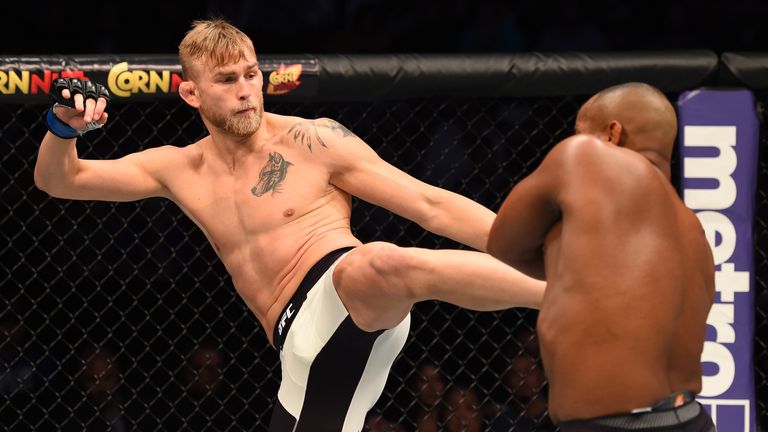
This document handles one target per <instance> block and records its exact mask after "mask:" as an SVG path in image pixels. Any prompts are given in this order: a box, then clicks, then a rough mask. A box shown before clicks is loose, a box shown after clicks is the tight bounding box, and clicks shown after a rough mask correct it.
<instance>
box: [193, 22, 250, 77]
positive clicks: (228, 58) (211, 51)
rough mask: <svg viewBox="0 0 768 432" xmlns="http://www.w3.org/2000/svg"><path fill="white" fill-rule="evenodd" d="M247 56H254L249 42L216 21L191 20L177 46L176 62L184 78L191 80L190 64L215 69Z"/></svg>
mask: <svg viewBox="0 0 768 432" xmlns="http://www.w3.org/2000/svg"><path fill="white" fill-rule="evenodd" d="M251 53H253V54H255V53H256V50H255V49H254V48H253V42H252V41H251V39H250V38H249V37H248V36H247V35H246V34H245V33H243V32H242V31H240V30H239V29H238V28H236V27H235V26H233V25H232V24H230V23H228V22H227V21H225V20H223V19H220V18H217V19H213V20H204V21H194V22H193V23H192V28H191V29H190V30H189V31H188V32H187V34H186V36H184V39H182V41H181V43H180V44H179V62H180V63H181V72H182V74H183V75H184V78H185V79H189V78H190V77H191V72H192V69H191V65H192V63H193V62H194V61H196V60H203V61H206V62H208V63H209V65H210V66H213V67H216V66H222V65H225V64H231V63H236V62H238V61H240V60H242V59H244V58H245V57H246V55H247V54H251Z"/></svg>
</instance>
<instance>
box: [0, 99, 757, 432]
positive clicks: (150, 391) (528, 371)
mask: <svg viewBox="0 0 768 432" xmlns="http://www.w3.org/2000/svg"><path fill="white" fill-rule="evenodd" d="M582 101H583V100H581V99H579V98H541V99H471V100H467V99H434V98H430V99H420V100H408V101H398V102H384V103H375V104H374V103H339V104H334V103H323V104H299V103H280V104H269V103H268V104H267V109H268V110H270V111H274V112H277V113H280V114H290V115H299V116H303V117H330V118H333V119H336V120H338V121H339V122H341V123H342V124H344V125H346V126H347V127H348V128H349V129H350V130H352V131H353V132H355V133H356V134H357V135H358V136H360V137H361V138H363V139H364V140H365V141H367V142H368V143H369V144H370V145H371V146H372V147H373V148H374V149H375V150H376V151H377V152H378V153H379V154H380V155H381V156H382V157H383V158H384V159H385V160H387V161H390V162H391V163H393V164H394V165H396V166H397V167H399V168H401V169H403V170H405V171H407V172H409V173H411V174H412V175H414V176H415V177H417V178H421V179H423V180H425V181H427V182H430V183H432V184H435V185H439V186H441V187H443V188H446V189H450V190H453V191H455V192H458V193H460V194H463V195H466V196H469V197H471V198H473V199H475V200H476V201H478V202H480V203H482V204H484V205H486V206H488V207H489V208H492V209H496V208H498V207H499V205H500V204H501V202H502V200H503V198H504V197H505V196H506V194H507V193H508V191H509V189H510V188H511V186H512V185H513V184H514V183H515V182H517V181H518V180H519V179H520V178H522V177H523V176H525V175H526V174H527V173H529V172H530V171H531V170H532V169H533V168H534V167H535V166H536V165H537V164H538V163H539V162H540V160H541V158H542V157H543V155H544V154H546V152H547V151H548V150H549V149H550V148H551V146H552V144H553V143H555V142H557V141H558V140H560V139H562V138H564V137H565V136H567V135H569V134H570V133H571V128H572V124H573V120H574V117H575V114H576V110H577V108H578V106H579V105H580V103H581V102H582ZM46 108H47V107H44V106H38V105H32V106H22V105H0V142H2V144H3V146H4V147H3V148H4V150H5V151H4V152H3V153H2V155H0V159H1V160H2V165H1V166H2V169H0V175H2V178H3V180H4V181H3V184H2V185H1V186H0V190H1V192H0V193H1V194H2V199H0V205H2V207H3V210H4V211H3V212H2V214H0V232H1V233H2V244H1V245H0V258H1V259H2V260H1V263H0V268H1V269H2V273H0V279H1V281H0V284H1V285H2V295H1V297H2V302H1V303H0V311H2V314H1V315H0V325H2V330H3V332H4V333H3V335H2V337H3V339H2V340H0V365H1V366H2V367H4V369H3V370H2V371H1V372H2V374H3V375H2V377H0V425H1V426H2V428H3V429H6V430H20V431H21V430H24V431H26V430H107V429H110V428H111V429H112V430H142V431H146V430H220V431H225V430H231V431H240V430H255V431H258V430H265V429H266V426H265V424H267V423H268V419H269V416H270V412H271V407H272V402H273V400H274V397H275V395H276V393H277V388H278V379H279V375H280V369H279V365H278V356H277V353H276V351H275V350H274V349H273V348H271V347H270V346H269V344H268V342H267V339H266V337H265V335H264V332H263V330H262V329H260V327H259V325H258V322H257V320H256V319H255V318H254V317H253V316H252V315H251V313H250V312H248V310H247V309H246V307H245V305H244V304H243V302H242V301H241V300H240V299H239V298H238V297H237V295H236V293H235V291H234V289H233V288H232V286H231V282H230V280H229V277H228V275H227V273H226V271H225V269H224V267H223V265H222V264H221V263H220V262H219V261H218V259H217V257H216V256H215V253H214V252H213V250H212V248H211V247H210V246H209V245H208V243H207V241H206V239H205V237H204V235H203V234H202V233H201V232H200V231H199V230H198V229H197V228H196V227H195V226H194V224H193V223H192V222H191V221H189V220H188V219H187V218H186V217H185V216H184V214H183V213H182V212H181V211H180V210H179V209H178V208H177V207H176V206H175V205H174V204H172V203H170V202H167V201H163V200H160V199H149V200H145V201H141V202H135V203H119V204H115V203H104V202H78V201H66V200H58V199H54V198H50V197H48V196H47V195H46V194H45V193H43V192H41V191H39V190H37V189H36V188H35V186H34V183H33V166H34V163H35V157H36V153H37V147H38V141H39V140H40V138H41V137H42V136H43V134H44V133H45V130H46V129H45V125H44V123H43V122H42V117H43V113H44V110H45V109H46ZM204 134H205V130H204V128H203V125H202V123H201V122H200V120H199V117H198V116H197V115H196V113H195V112H194V111H193V110H191V109H190V108H188V107H186V106H185V105H184V104H183V103H181V102H177V101H158V102H142V103H132V104H125V105H115V106H114V107H113V108H112V109H111V111H110V123H109V125H108V126H107V127H106V128H105V130H104V131H97V132H93V133H90V134H88V135H87V136H86V137H84V138H82V139H80V141H79V144H78V148H79V152H80V155H81V157H84V158H94V159H101V158H115V157H119V156H122V155H125V154H127V153H131V152H134V151H136V150H139V149H143V148H149V147H155V146H159V145H164V144H172V145H177V146H183V145H186V144H188V143H190V142H193V141H195V140H197V139H199V138H201V137H202V136H204ZM761 157H762V159H761V163H760V167H761V174H760V175H761V182H760V185H761V186H762V187H763V189H761V190H760V191H759V195H758V198H757V199H758V202H759V207H758V208H759V210H758V224H757V245H758V247H757V248H756V249H757V269H758V270H757V277H758V283H757V289H758V293H757V297H758V305H759V306H758V313H757V321H758V323H757V329H756V334H757V340H756V345H755V346H756V361H757V364H758V370H757V372H756V377H757V387H758V393H759V398H758V399H759V400H760V401H761V402H760V408H759V412H760V413H761V415H762V423H763V424H768V419H766V418H765V416H766V413H767V412H768V407H766V405H765V403H766V402H765V401H766V400H768V383H766V372H767V371H768V367H766V363H767V362H768V354H767V353H766V351H767V350H766V347H767V343H766V335H767V334H768V328H767V327H768V323H767V322H766V321H767V320H766V314H767V311H768V305H767V304H766V303H767V301H766V300H768V293H767V291H766V280H765V276H766V273H767V272H766V270H767V269H766V267H768V264H767V260H766V239H767V238H768V229H767V228H766V222H765V221H766V220H768V218H767V217H766V216H768V215H767V213H768V198H767V197H766V190H765V189H764V186H763V185H766V184H768V175H767V174H766V171H767V168H768V166H767V164H766V161H765V154H763V155H762V156H761ZM352 224H353V230H354V232H355V233H356V234H357V236H358V237H359V238H360V239H361V240H363V241H372V240H387V241H392V242H394V243H396V244H399V245H403V246H410V245H416V246H421V247H427V248H436V247H439V248H446V247H460V245H457V244H455V243H453V242H452V241H450V240H447V239H443V238H440V237H436V236H434V235H431V234H429V233H426V232H424V230H423V229H421V228H420V227H418V226H416V225H415V224H412V223H410V222H408V221H405V220H404V219H401V218H400V217H398V216H396V215H393V214H391V213H389V212H387V211H385V210H382V209H378V208H375V207H373V206H370V205H368V204H367V203H364V202H361V201H356V202H355V204H354V212H353V218H352ZM535 319H536V314H535V312H534V311H531V310H527V309H513V310H508V311H504V312H499V313H474V312H470V311H465V310H461V309H459V308H456V307H453V306H451V305H447V304H440V303H437V302H425V303H421V304H418V305H416V307H415V310H414V312H413V317H412V333H411V336H410V338H409V341H408V343H407V345H406V347H405V349H404V351H403V354H402V355H401V356H400V357H399V359H398V360H397V361H396V363H395V365H394V367H393V370H392V373H391V376H390V379H389V381H388V383H387V386H386V389H385V391H384V394H383V395H382V397H381V399H380V401H379V403H378V404H377V406H376V407H375V409H374V410H373V411H372V412H371V414H370V416H369V422H368V425H369V427H370V428H371V430H377V431H384V430H387V431H393V432H394V431H412V430H428V429H427V428H428V427H430V426H434V427H435V428H436V429H433V430H490V431H509V430H512V429H514V430H518V431H534V430H536V431H552V430H555V428H554V427H553V426H552V425H551V423H550V422H549V420H548V418H547V415H546V412H547V406H546V382H545V379H544V376H543V370H542V367H541V363H540V357H539V354H538V347H537V343H536V339H535V333H534V332H533V329H534V326H535ZM462 423H463V424H465V425H466V426H462V427H460V428H458V429H456V428H455V427H456V426H457V425H459V426H460V425H461V424H462ZM463 427H467V428H468V429H463Z"/></svg>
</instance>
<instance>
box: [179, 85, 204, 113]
mask: <svg viewBox="0 0 768 432" xmlns="http://www.w3.org/2000/svg"><path fill="white" fill-rule="evenodd" d="M179 96H181V98H182V99H184V102H186V103H188V104H189V106H191V107H192V108H200V96H199V95H198V94H197V86H196V85H195V82H194V81H182V82H181V84H179Z"/></svg>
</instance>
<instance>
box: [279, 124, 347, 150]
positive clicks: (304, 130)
mask: <svg viewBox="0 0 768 432" xmlns="http://www.w3.org/2000/svg"><path fill="white" fill-rule="evenodd" d="M320 128H322V129H327V130H330V131H331V132H333V134H334V135H336V136H338V137H340V138H341V139H344V138H346V137H348V136H355V134H353V133H352V132H350V130H349V129H347V128H345V127H344V126H343V125H342V124H341V123H339V122H337V121H335V120H331V119H318V120H302V121H300V122H298V123H294V124H293V125H292V126H291V127H290V128H288V135H291V137H292V138H293V140H294V141H295V142H297V143H298V144H302V145H305V146H307V149H308V150H309V151H310V153H311V152H312V144H315V143H317V144H320V146H322V147H325V148H328V145H326V143H325V141H323V139H322V138H321V137H320V134H319V133H318V129H320Z"/></svg>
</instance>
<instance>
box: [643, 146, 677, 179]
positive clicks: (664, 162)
mask: <svg viewBox="0 0 768 432" xmlns="http://www.w3.org/2000/svg"><path fill="white" fill-rule="evenodd" d="M637 152H638V153H640V154H641V155H642V156H643V157H644V158H646V159H648V162H650V163H651V165H653V166H655V167H656V169H658V170H659V171H660V172H661V173H662V174H663V175H664V177H666V178H667V180H671V179H672V168H671V167H670V161H669V159H667V158H666V157H664V155H662V154H661V153H659V152H657V151H655V150H637Z"/></svg>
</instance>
